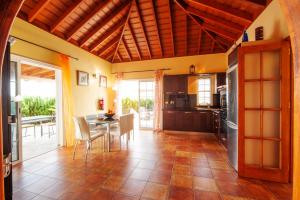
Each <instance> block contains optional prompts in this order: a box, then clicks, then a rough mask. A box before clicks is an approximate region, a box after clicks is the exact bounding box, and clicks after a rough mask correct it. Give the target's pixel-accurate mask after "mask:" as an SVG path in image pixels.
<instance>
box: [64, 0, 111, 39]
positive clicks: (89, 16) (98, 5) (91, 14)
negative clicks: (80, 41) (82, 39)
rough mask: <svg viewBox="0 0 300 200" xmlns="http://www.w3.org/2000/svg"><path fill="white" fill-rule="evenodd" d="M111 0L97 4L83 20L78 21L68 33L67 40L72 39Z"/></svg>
mask: <svg viewBox="0 0 300 200" xmlns="http://www.w3.org/2000/svg"><path fill="white" fill-rule="evenodd" d="M109 2H111V1H110V0H105V1H102V2H100V3H98V4H97V6H96V7H95V8H94V9H93V10H92V11H91V12H89V14H88V15H86V16H85V17H84V18H83V19H82V20H80V22H79V23H77V24H76V25H75V26H73V28H72V29H71V30H69V31H68V33H67V38H66V39H67V41H70V40H71V39H72V37H73V36H74V35H75V34H76V33H77V32H78V31H79V30H80V29H81V28H82V27H83V26H84V25H85V24H86V23H88V22H89V21H90V20H91V19H92V18H93V17H94V16H95V15H96V14H97V13H98V12H100V10H102V9H103V8H104V7H105V6H106V5H107V4H108V3H109Z"/></svg>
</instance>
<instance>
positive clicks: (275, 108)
mask: <svg viewBox="0 0 300 200" xmlns="http://www.w3.org/2000/svg"><path fill="white" fill-rule="evenodd" d="M289 56H290V55H289V43H287V42H280V43H272V44H267V45H259V46H247V47H242V48H240V50H239V62H240V64H239V94H240V98H239V175H241V176H246V177H251V178H258V179H264V180H271V181H278V182H288V181H289V163H290V108H289V107H290V81H289V80H290V61H289Z"/></svg>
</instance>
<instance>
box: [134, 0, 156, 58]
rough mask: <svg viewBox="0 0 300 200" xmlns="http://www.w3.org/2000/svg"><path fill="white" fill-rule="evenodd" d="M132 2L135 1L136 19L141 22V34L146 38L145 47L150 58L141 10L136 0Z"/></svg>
mask: <svg viewBox="0 0 300 200" xmlns="http://www.w3.org/2000/svg"><path fill="white" fill-rule="evenodd" d="M134 3H135V6H136V11H137V15H138V19H139V21H140V23H141V26H142V34H143V37H144V38H145V40H146V47H147V51H148V54H149V58H150V59H152V53H151V48H150V45H149V40H148V37H147V34H146V31H145V26H144V22H143V20H142V17H141V10H140V8H139V5H138V2H137V0H135V1H134Z"/></svg>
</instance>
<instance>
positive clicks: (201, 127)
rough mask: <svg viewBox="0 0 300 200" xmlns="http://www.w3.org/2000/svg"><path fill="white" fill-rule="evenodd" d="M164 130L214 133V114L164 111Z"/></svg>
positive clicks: (207, 112)
mask: <svg viewBox="0 0 300 200" xmlns="http://www.w3.org/2000/svg"><path fill="white" fill-rule="evenodd" d="M163 128H164V130H176V131H196V132H212V128H213V124H212V112H211V111H210V110H207V111H164V114H163Z"/></svg>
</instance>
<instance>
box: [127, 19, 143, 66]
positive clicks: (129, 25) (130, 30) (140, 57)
mask: <svg viewBox="0 0 300 200" xmlns="http://www.w3.org/2000/svg"><path fill="white" fill-rule="evenodd" d="M127 27H128V31H129V33H130V35H131V37H132V39H133V45H134V47H135V49H136V51H137V54H138V56H139V59H140V60H142V55H141V51H140V48H139V46H138V44H137V40H136V37H135V35H134V32H133V30H132V27H131V24H130V22H128V26H127Z"/></svg>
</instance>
